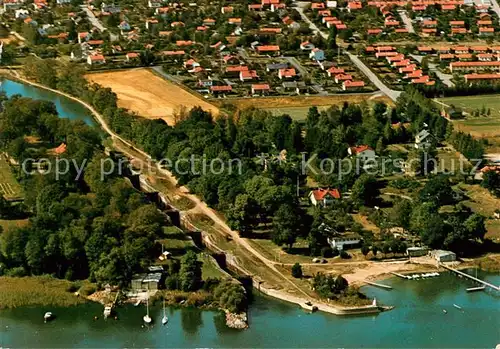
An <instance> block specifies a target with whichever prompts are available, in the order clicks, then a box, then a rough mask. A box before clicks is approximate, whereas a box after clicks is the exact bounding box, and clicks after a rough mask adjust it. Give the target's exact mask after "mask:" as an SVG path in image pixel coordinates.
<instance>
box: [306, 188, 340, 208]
mask: <svg viewBox="0 0 500 349" xmlns="http://www.w3.org/2000/svg"><path fill="white" fill-rule="evenodd" d="M340 197H341V196H340V190H338V189H330V188H327V189H323V188H319V189H316V190H312V191H311V192H310V193H309V200H311V203H312V204H313V205H314V206H318V205H320V206H322V207H326V206H328V205H331V204H332V203H333V202H334V201H335V200H339V199H340Z"/></svg>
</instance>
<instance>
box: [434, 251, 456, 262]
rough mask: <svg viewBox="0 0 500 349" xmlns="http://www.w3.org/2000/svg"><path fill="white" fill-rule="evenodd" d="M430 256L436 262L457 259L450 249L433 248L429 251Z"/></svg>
mask: <svg viewBox="0 0 500 349" xmlns="http://www.w3.org/2000/svg"><path fill="white" fill-rule="evenodd" d="M431 256H432V257H433V258H434V259H435V260H436V261H438V262H441V263H443V262H454V261H456V260H457V255H456V254H455V253H453V252H451V251H445V250H434V251H431Z"/></svg>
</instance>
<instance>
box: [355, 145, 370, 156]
mask: <svg viewBox="0 0 500 349" xmlns="http://www.w3.org/2000/svg"><path fill="white" fill-rule="evenodd" d="M365 150H373V149H372V148H371V147H370V146H368V145H358V146H356V147H351V152H352V153H353V154H359V153H362V152H364V151H365Z"/></svg>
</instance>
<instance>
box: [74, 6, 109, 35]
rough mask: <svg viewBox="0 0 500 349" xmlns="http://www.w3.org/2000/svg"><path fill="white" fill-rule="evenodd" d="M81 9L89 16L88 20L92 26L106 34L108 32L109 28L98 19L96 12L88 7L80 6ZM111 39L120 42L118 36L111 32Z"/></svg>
mask: <svg viewBox="0 0 500 349" xmlns="http://www.w3.org/2000/svg"><path fill="white" fill-rule="evenodd" d="M80 8H81V9H82V10H83V11H85V13H86V14H87V18H88V19H89V21H90V23H92V25H93V26H94V27H96V28H97V29H99V30H100V31H101V32H105V31H107V30H108V28H106V27H105V26H104V25H103V24H102V23H101V21H100V20H99V19H97V17H96V16H95V15H94V12H92V11H91V10H90V9H89V8H88V6H86V5H80ZM108 32H109V31H108ZM109 37H110V40H111V41H117V40H118V35H116V34H113V33H111V32H109Z"/></svg>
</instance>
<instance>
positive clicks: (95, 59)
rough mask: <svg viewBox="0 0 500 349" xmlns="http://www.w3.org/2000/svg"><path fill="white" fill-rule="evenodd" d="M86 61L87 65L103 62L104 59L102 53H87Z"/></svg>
mask: <svg viewBox="0 0 500 349" xmlns="http://www.w3.org/2000/svg"><path fill="white" fill-rule="evenodd" d="M87 63H88V64H89V65H93V64H105V63H106V59H105V58H104V56H103V55H89V56H87Z"/></svg>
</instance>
